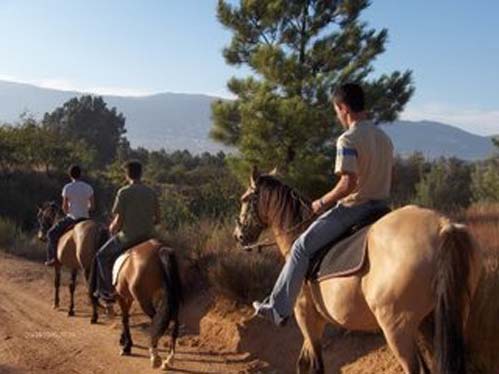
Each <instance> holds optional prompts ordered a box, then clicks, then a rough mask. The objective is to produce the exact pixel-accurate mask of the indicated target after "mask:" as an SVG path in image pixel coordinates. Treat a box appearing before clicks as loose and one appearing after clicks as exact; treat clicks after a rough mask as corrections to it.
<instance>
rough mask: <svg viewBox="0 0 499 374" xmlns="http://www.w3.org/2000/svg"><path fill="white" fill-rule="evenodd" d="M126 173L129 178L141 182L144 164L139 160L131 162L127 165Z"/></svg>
mask: <svg viewBox="0 0 499 374" xmlns="http://www.w3.org/2000/svg"><path fill="white" fill-rule="evenodd" d="M125 172H126V175H127V176H128V178H130V179H132V180H139V179H140V178H141V177H142V164H141V163H140V161H138V160H131V161H128V162H127V163H126V164H125Z"/></svg>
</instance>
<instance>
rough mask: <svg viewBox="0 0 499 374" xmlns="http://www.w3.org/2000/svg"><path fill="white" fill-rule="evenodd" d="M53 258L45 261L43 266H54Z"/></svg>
mask: <svg viewBox="0 0 499 374" xmlns="http://www.w3.org/2000/svg"><path fill="white" fill-rule="evenodd" d="M55 262H56V261H55V258H52V259H50V260H47V261H45V266H54V265H55Z"/></svg>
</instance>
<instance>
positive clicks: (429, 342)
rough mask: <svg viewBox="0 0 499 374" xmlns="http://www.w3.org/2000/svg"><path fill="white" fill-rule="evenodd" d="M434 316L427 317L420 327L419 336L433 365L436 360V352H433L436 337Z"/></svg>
mask: <svg viewBox="0 0 499 374" xmlns="http://www.w3.org/2000/svg"><path fill="white" fill-rule="evenodd" d="M434 323H435V321H434V317H433V314H429V315H428V316H426V317H425V318H424V319H423V321H422V322H421V324H420V326H419V336H420V337H421V341H422V343H423V347H424V349H425V351H426V352H427V358H429V360H430V362H431V363H433V360H434V350H433V339H434V335H435V326H434Z"/></svg>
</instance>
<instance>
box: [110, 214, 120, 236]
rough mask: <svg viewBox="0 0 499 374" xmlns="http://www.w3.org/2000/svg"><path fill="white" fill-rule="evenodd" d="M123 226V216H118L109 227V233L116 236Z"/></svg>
mask: <svg viewBox="0 0 499 374" xmlns="http://www.w3.org/2000/svg"><path fill="white" fill-rule="evenodd" d="M122 225H123V220H122V219H121V216H120V215H119V214H116V215H115V216H114V219H113V221H112V222H111V224H110V225H109V232H110V233H111V235H116V234H117V233H118V231H120V229H121V226H122Z"/></svg>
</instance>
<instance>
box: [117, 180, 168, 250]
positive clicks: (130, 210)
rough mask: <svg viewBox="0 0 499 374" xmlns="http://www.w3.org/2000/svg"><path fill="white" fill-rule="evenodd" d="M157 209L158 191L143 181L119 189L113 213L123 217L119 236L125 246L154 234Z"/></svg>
mask: <svg viewBox="0 0 499 374" xmlns="http://www.w3.org/2000/svg"><path fill="white" fill-rule="evenodd" d="M157 209H158V199H157V197H156V193H155V192H154V191H153V190H152V189H151V188H149V187H147V186H145V185H143V184H142V183H133V184H130V185H128V186H125V187H123V188H121V189H120V190H119V191H118V194H117V196H116V201H115V204H114V207H113V213H114V214H119V215H120V217H121V221H122V226H121V230H120V232H119V233H118V238H119V240H120V242H121V243H122V244H123V246H124V247H127V246H129V245H132V244H135V243H137V242H138V241H141V240H145V239H147V238H148V237H150V235H152V233H153V229H154V221H155V216H156V211H157Z"/></svg>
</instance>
